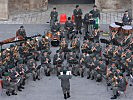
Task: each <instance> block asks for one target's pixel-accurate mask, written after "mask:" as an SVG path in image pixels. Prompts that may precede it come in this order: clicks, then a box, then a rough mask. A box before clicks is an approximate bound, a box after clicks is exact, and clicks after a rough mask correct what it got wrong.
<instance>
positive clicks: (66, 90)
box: [58, 70, 72, 99]
mask: <svg viewBox="0 0 133 100" xmlns="http://www.w3.org/2000/svg"><path fill="white" fill-rule="evenodd" d="M66 72H67V71H66V70H63V75H60V76H59V77H58V78H59V79H61V87H62V91H63V94H64V99H67V98H70V81H69V80H70V79H71V78H72V76H71V75H66Z"/></svg>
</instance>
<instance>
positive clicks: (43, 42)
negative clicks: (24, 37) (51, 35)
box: [41, 39, 49, 48]
mask: <svg viewBox="0 0 133 100" xmlns="http://www.w3.org/2000/svg"><path fill="white" fill-rule="evenodd" d="M41 42H42V44H43V47H46V48H49V41H47V40H46V39H43V40H42V41H41Z"/></svg>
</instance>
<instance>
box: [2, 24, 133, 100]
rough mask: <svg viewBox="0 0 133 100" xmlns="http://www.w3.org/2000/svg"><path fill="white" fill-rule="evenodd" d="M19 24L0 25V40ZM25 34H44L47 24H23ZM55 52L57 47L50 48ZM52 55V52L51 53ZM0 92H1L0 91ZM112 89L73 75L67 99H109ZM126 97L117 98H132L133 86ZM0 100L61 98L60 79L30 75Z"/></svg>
mask: <svg viewBox="0 0 133 100" xmlns="http://www.w3.org/2000/svg"><path fill="white" fill-rule="evenodd" d="M19 26H20V25H0V30H1V33H0V41H1V40H3V39H5V38H10V37H13V36H15V32H16V30H17V28H19ZM24 27H25V29H26V32H27V35H28V36H31V35H34V34H36V33H41V34H44V30H47V29H48V25H24ZM101 28H102V29H107V30H108V25H105V26H102V27H101ZM51 50H52V52H55V51H56V50H57V48H52V49H51ZM52 56H53V53H52ZM0 94H1V92H0ZM111 95H112V91H111V90H110V89H109V90H108V91H107V87H106V82H105V81H104V80H103V82H101V83H96V82H95V81H94V80H87V79H86V77H84V78H80V77H74V76H73V78H72V79H71V98H70V99H68V100H110V97H111ZM126 95H127V97H125V96H124V95H122V96H120V97H119V98H118V100H132V99H133V87H130V86H128V89H127V93H126ZM0 100H63V94H62V91H61V87H60V80H58V79H57V77H56V75H54V74H53V75H52V76H50V77H46V76H44V73H43V72H42V73H41V80H40V81H36V82H34V81H32V78H31V77H30V78H29V79H28V81H27V82H26V86H25V89H24V90H23V91H22V92H19V93H18V95H17V96H11V97H7V96H6V95H5V94H4V93H3V94H2V96H1V95H0Z"/></svg>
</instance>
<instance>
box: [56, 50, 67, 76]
mask: <svg viewBox="0 0 133 100" xmlns="http://www.w3.org/2000/svg"><path fill="white" fill-rule="evenodd" d="M63 61H64V59H63V56H62V55H61V52H59V50H57V51H56V54H55V55H54V58H53V65H56V71H57V76H58V75H60V71H61V68H62V63H63Z"/></svg>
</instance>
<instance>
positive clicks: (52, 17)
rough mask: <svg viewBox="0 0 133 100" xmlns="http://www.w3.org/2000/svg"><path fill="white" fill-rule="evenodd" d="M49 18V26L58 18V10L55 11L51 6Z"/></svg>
mask: <svg viewBox="0 0 133 100" xmlns="http://www.w3.org/2000/svg"><path fill="white" fill-rule="evenodd" d="M50 18H51V19H50V26H52V25H53V24H54V22H55V21H56V20H57V19H58V12H57V11H56V8H53V11H51V13H50Z"/></svg>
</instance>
